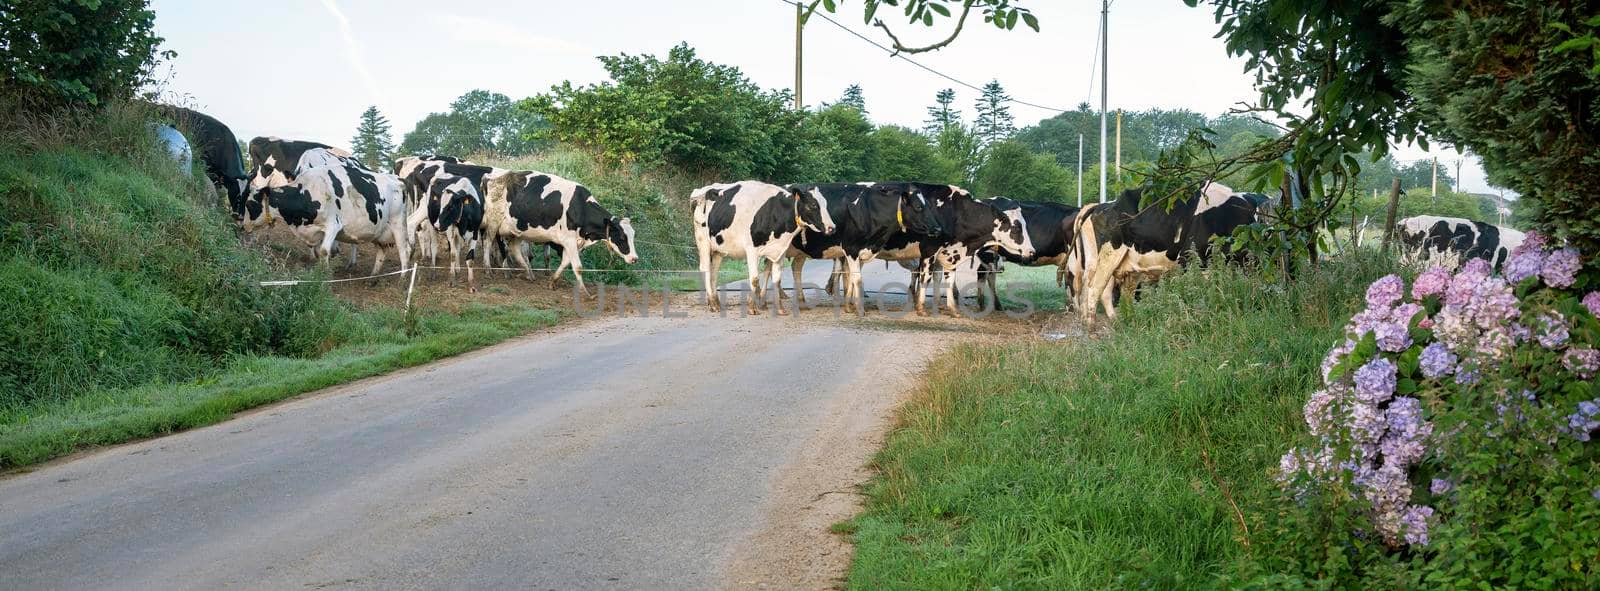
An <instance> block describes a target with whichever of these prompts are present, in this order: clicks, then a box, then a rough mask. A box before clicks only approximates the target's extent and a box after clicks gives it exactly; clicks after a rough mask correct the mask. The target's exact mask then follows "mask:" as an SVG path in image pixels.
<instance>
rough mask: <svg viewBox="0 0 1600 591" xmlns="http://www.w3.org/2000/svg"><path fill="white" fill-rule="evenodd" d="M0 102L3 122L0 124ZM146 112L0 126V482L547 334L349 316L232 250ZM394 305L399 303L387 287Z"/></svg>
mask: <svg viewBox="0 0 1600 591" xmlns="http://www.w3.org/2000/svg"><path fill="white" fill-rule="evenodd" d="M13 106H14V105H9V104H8V103H4V102H3V101H0V113H10V111H8V110H7V109H10V108H12V107H13ZM145 115H146V114H145V113H144V112H143V110H142V109H141V108H139V107H138V106H136V105H133V106H130V105H123V104H113V105H110V106H108V107H107V108H106V109H105V110H103V111H99V112H93V113H90V112H85V113H80V114H77V115H75V116H51V115H38V116H31V117H26V118H24V117H9V118H4V119H0V138H4V139H5V140H6V141H5V142H0V203H4V204H5V207H3V208H0V310H5V322H3V323H0V469H5V468H12V467H17V466H24V465H27V464H31V463H37V462H40V461H44V460H48V459H50V458H52V457H56V456H59V455H62V454H65V453H70V452H72V451H73V450H76V449H81V448H83V447H86V446H93V445H105V444H112V443H118V442H122V441H127V440H130V439H136V438H140V437H148V436H152V435H158V434H162V433H168V432H172V431H175V430H179V429H184V428H189V427H195V426H199V425H205V424H210V423H214V422H217V421H221V420H224V419H226V418H227V417H228V416H231V414H232V413H234V412H237V411H239V410H242V409H246V408H249V407H252V406H255V405H259V404H264V403H268V402H272V401H276V400H281V399H283V398H286V397H289V396H293V395H295V394H299V393H302V392H306V391H310V390H314V389H317V388H321V387H325V386H330V385H334V384H338V383H342V382H347V381H350V380H353V379H358V378H362V377H367V376H371V375H377V374H380V373H383V372H386V371H390V370H393V369H396V368H400V367H406V366H411V365H416V364H419V363H423V362H426V361H430V360H433V359H437V358H440V357H444V356H448V355H453V354H457V353H460V352H463V351H467V350H470V349H473V348H477V347H481V346H484V345H488V344H491V343H494V342H497V341H500V340H503V339H505V338H508V337H511V336H515V335H518V334H522V333H524V332H526V331H529V330H532V329H535V328H538V327H543V326H548V325H550V324H552V323H553V322H555V321H556V319H557V317H556V315H555V314H554V313H551V312H547V311H541V310H536V309H533V308H531V307H528V306H526V305H520V304H513V305H507V306H500V307H482V306H479V307H468V308H465V309H463V310H462V311H460V312H456V313H449V314H422V315H419V316H414V317H410V318H408V317H406V316H405V315H404V314H403V313H401V312H400V311H398V310H394V309H387V308H374V309H369V310H359V309H356V308H355V307H354V306H351V305H349V304H346V303H344V302H341V301H340V300H338V299H337V298H335V297H334V296H333V294H332V293H331V292H330V291H329V289H328V288H327V287H326V286H322V285H316V284H306V285H300V286H295V287H266V286H262V285H260V282H261V281H262V280H266V279H294V278H305V279H317V278H320V277H322V272H320V271H307V270H305V269H304V268H303V267H300V266H299V265H295V266H294V267H293V268H290V267H286V266H284V265H283V264H282V263H276V262H273V261H272V260H271V257H266V256H263V253H262V252H261V251H259V250H256V249H251V248H246V247H244V246H242V245H241V244H240V239H239V237H238V236H237V235H236V230H235V229H234V227H233V223H232V221H231V220H230V219H229V217H228V216H227V215H226V213H225V211H224V210H223V208H222V200H221V199H220V198H219V196H218V194H217V193H216V192H215V191H214V189H213V188H212V187H211V185H210V184H209V183H208V182H207V181H205V180H204V178H203V177H195V176H192V175H185V174H181V173H180V172H179V171H177V170H176V167H174V166H172V165H171V163H170V161H168V160H166V159H165V156H164V155H162V154H161V153H160V152H159V151H158V150H157V149H155V148H154V145H155V144H154V142H153V141H152V139H151V133H150V131H149V129H148V128H147V127H146V124H145V121H146V118H145ZM397 289H398V288H397Z"/></svg>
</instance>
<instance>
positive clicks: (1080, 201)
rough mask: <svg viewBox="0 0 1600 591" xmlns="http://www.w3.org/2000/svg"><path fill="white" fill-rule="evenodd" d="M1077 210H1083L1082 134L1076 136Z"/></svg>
mask: <svg viewBox="0 0 1600 591" xmlns="http://www.w3.org/2000/svg"><path fill="white" fill-rule="evenodd" d="M1078 209H1083V134H1081V133H1080V134H1078Z"/></svg>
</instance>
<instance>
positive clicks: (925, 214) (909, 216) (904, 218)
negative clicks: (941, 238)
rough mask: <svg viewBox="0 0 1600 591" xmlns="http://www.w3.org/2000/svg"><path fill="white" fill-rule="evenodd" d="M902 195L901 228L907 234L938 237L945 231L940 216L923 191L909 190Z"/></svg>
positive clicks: (901, 193)
mask: <svg viewBox="0 0 1600 591" xmlns="http://www.w3.org/2000/svg"><path fill="white" fill-rule="evenodd" d="M898 193H899V194H900V211H899V213H898V217H899V218H900V227H901V229H903V230H905V231H906V232H910V233H912V234H919V235H922V236H937V235H939V234H940V233H941V232H943V231H944V228H942V227H941V226H940V224H939V216H938V215H936V214H935V210H934V208H933V207H932V206H931V204H929V203H928V198H927V197H925V196H923V194H922V192H921V191H918V190H916V189H909V190H905V191H898Z"/></svg>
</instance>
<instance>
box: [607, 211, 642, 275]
mask: <svg viewBox="0 0 1600 591" xmlns="http://www.w3.org/2000/svg"><path fill="white" fill-rule="evenodd" d="M606 246H608V247H610V248H611V252H613V253H616V255H617V256H619V257H622V260H623V261H626V262H627V263H628V264H630V265H631V264H634V263H637V262H639V249H638V248H636V247H635V246H634V243H633V222H632V221H631V220H629V219H628V218H619V217H608V218H606Z"/></svg>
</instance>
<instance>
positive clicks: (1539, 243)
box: [1517, 230, 1550, 250]
mask: <svg viewBox="0 0 1600 591" xmlns="http://www.w3.org/2000/svg"><path fill="white" fill-rule="evenodd" d="M1549 242H1550V238H1549V237H1547V236H1545V235H1544V233H1543V232H1540V231H1538V230H1533V231H1530V232H1528V233H1527V234H1523V235H1522V244H1521V245H1519V246H1517V248H1527V249H1531V250H1544V246H1545V244H1548V243H1549Z"/></svg>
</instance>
